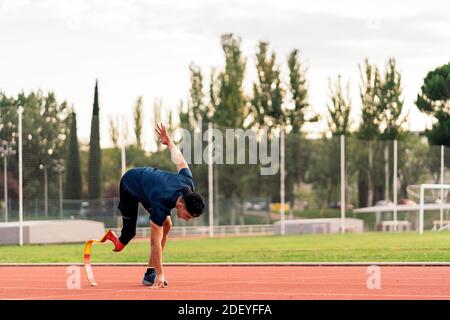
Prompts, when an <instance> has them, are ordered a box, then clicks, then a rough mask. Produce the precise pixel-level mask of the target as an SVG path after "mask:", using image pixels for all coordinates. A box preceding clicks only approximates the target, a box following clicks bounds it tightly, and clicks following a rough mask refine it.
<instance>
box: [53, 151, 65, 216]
mask: <svg viewBox="0 0 450 320" xmlns="http://www.w3.org/2000/svg"><path fill="white" fill-rule="evenodd" d="M53 162H54V163H55V168H54V170H55V171H56V172H58V175H59V218H60V219H62V218H63V210H64V209H63V179H62V176H63V172H64V169H65V168H64V159H59V160H53Z"/></svg>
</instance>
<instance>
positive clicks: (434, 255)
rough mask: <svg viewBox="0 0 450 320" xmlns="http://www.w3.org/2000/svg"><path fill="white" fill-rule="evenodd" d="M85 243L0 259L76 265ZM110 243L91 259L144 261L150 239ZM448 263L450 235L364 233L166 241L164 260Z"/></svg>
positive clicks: (8, 249) (13, 251) (8, 251)
mask: <svg viewBox="0 0 450 320" xmlns="http://www.w3.org/2000/svg"><path fill="white" fill-rule="evenodd" d="M83 248H84V244H83V243H81V244H64V245H27V246H23V247H19V246H0V262H1V263H27V262H67V263H77V262H78V263H80V262H82V259H83ZM112 248H113V246H112V244H111V243H109V244H97V245H94V246H93V249H92V261H93V262H94V263H95V262H144V263H145V262H147V260H148V256H149V242H148V241H133V242H131V243H130V244H129V245H128V247H126V248H125V250H124V251H123V252H120V253H113V252H112ZM373 261H377V262H382V261H383V262H425V261H427V262H447V261H450V233H449V232H441V233H436V232H426V233H425V234H423V235H422V236H420V235H419V234H418V233H415V232H411V233H363V234H346V235H339V234H336V235H299V236H285V237H280V236H265V237H236V238H212V239H209V238H205V239H170V240H169V242H168V244H167V247H166V250H165V252H164V262H373Z"/></svg>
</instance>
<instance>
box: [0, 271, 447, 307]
mask: <svg viewBox="0 0 450 320" xmlns="http://www.w3.org/2000/svg"><path fill="white" fill-rule="evenodd" d="M79 268H80V271H81V286H80V288H79V289H72V290H70V289H68V288H67V285H66V283H67V279H68V277H69V276H70V275H69V274H68V273H67V266H1V267H0V299H32V300H38V299H45V300H66V299H69V300H75V299H83V300H104V299H108V300H112V299H124V300H127V299H132V300H140V299H151V300H155V299H164V300H178V299H183V300H187V299H189V300H196V299H202V300H209V299H214V300H250V299H251V300H266V299H271V300H278V299H281V300H291V299H294V300H302V299H321V300H324V299H327V300H328V299H333V300H341V299H370V300H372V299H385V300H398V299H450V267H448V266H446V267H444V266H401V267H400V266H380V271H381V273H380V276H381V277H380V285H381V288H380V289H372V290H371V289H369V288H368V287H367V280H368V277H369V275H368V273H367V266H166V267H165V270H166V277H167V280H168V282H169V286H168V287H167V288H164V289H159V290H152V289H150V288H149V287H146V286H144V285H142V284H141V280H142V277H143V274H144V272H145V270H146V268H145V267H144V266H95V265H94V266H93V271H94V274H95V278H96V281H97V282H98V286H97V287H91V286H90V284H89V283H88V281H87V279H86V276H85V274H84V269H83V268H82V267H79Z"/></svg>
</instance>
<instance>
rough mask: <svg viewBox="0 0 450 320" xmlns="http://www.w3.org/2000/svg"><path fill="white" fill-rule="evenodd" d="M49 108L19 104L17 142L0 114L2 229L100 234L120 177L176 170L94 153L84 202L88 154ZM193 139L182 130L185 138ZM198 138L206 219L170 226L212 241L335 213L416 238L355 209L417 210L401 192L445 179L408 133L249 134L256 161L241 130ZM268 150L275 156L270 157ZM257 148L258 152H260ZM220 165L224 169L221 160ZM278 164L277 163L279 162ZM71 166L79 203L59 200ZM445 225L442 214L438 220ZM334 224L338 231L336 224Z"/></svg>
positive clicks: (13, 126)
mask: <svg viewBox="0 0 450 320" xmlns="http://www.w3.org/2000/svg"><path fill="white" fill-rule="evenodd" d="M55 108H57V107H56V106H55ZM48 109H49V106H43V107H41V109H39V108H38V109H37V110H35V108H31V107H27V106H26V105H25V106H24V108H23V110H24V111H23V116H22V123H21V125H22V132H21V134H20V133H19V127H20V122H19V118H20V117H19V113H18V110H19V109H18V108H17V107H8V106H0V118H1V119H0V140H1V141H0V143H1V145H2V149H1V158H2V160H3V161H2V164H3V165H2V168H3V170H2V173H3V177H2V179H0V181H1V184H0V189H1V190H2V197H1V199H2V200H1V208H0V220H1V221H5V222H7V221H18V220H19V219H20V217H21V216H22V219H24V220H41V219H43V220H45V219H92V220H97V221H102V222H104V223H105V226H106V227H108V228H120V224H121V219H120V213H119V212H118V209H117V204H118V187H119V181H120V177H121V173H122V172H123V169H124V168H125V169H129V168H132V167H138V166H154V167H158V168H161V169H163V170H169V171H174V170H175V165H174V164H173V163H172V162H171V161H170V155H169V152H168V150H164V149H160V150H158V151H157V152H152V153H150V152H148V151H145V150H141V149H138V148H137V147H135V146H133V145H124V146H122V148H120V145H119V146H118V147H115V148H108V149H102V158H101V159H102V160H101V161H102V162H101V166H100V167H98V168H96V170H98V172H100V173H101V174H99V175H97V177H99V178H98V179H99V181H97V183H98V184H99V185H100V188H101V194H102V195H101V197H100V198H94V199H92V197H91V195H92V192H91V190H90V187H89V186H88V184H89V181H90V180H92V179H94V178H93V176H90V173H89V170H88V163H89V157H90V156H89V152H88V150H89V149H88V148H86V146H79V148H78V149H79V156H80V157H79V159H75V158H73V157H71V156H69V155H70V152H69V151H70V150H69V149H70V143H69V142H70V141H69V135H70V132H69V130H68V128H69V127H70V125H69V122H68V116H66V118H61V117H57V116H54V114H55V113H53V116H51V115H46V112H47V110H48ZM61 112H62V111H61ZM61 112H59V113H58V114H61ZM208 128H209V129H211V128H213V129H215V130H216V131H215V132H216V133H217V132H219V133H220V134H221V136H222V138H223V139H224V144H223V146H222V147H223V149H221V150H214V152H212V151H211V153H209V152H210V151H209V149H208V148H207V146H208V144H210V143H211V142H212V139H213V138H214V139H217V136H215V135H214V136H213V135H212V134H209V133H207V129H208ZM196 134H198V133H196V132H195V131H194V130H192V131H191V135H192V137H194V136H195V135H196ZM200 134H201V141H200V150H201V153H202V154H201V155H200V157H199V158H198V159H200V161H195V158H196V154H198V153H197V150H196V149H195V143H192V145H191V146H190V147H191V149H192V150H191V153H190V154H191V156H192V158H191V159H189V160H190V161H189V162H190V169H191V171H192V173H193V176H194V179H195V184H196V189H197V191H198V192H199V193H200V194H202V195H203V196H204V198H205V203H206V209H205V214H203V215H202V216H201V217H200V218H198V219H193V220H191V221H190V222H188V223H185V222H184V221H180V220H178V219H176V218H175V217H174V218H175V219H174V227H175V228H177V227H186V228H191V227H192V228H194V227H195V228H197V229H192V230H202V231H199V233H202V232H204V230H206V229H205V227H209V229H208V230H209V231H208V232H209V234H214V233H219V234H220V233H221V232H222V231H221V230H225V229H220V228H221V227H222V226H231V227H230V228H231V230H234V229H233V228H234V227H233V226H246V225H249V226H254V225H262V226H263V225H271V224H272V223H273V222H275V221H278V220H280V219H295V218H336V217H343V216H344V215H345V216H346V217H351V218H358V219H362V220H363V221H364V226H365V230H367V231H375V230H383V228H384V227H383V225H389V221H393V220H398V221H409V222H410V225H409V227H408V228H410V229H411V230H415V229H417V227H418V225H417V214H418V212H416V211H414V212H403V211H398V212H396V211H395V210H392V211H390V212H383V213H380V212H378V213H377V212H376V210H372V211H370V212H369V211H367V212H362V211H361V210H360V211H358V210H357V209H358V208H367V207H372V206H383V205H388V204H390V203H394V205H395V204H403V203H407V202H409V203H410V202H411V201H415V202H417V199H413V198H414V197H413V196H412V194H411V192H409V191H408V190H409V189H408V188H410V186H414V185H419V184H423V183H446V181H448V178H446V168H447V167H448V166H449V165H450V157H449V155H450V154H449V149H448V148H446V147H445V148H444V147H441V146H430V145H429V144H428V142H427V140H426V138H425V137H423V136H420V135H419V134H417V133H409V134H405V135H404V137H402V138H401V139H400V140H398V141H391V140H387V141H382V140H371V141H368V140H361V139H358V138H356V137H354V136H350V137H345V139H343V138H341V137H330V138H321V139H306V138H305V136H304V135H296V134H293V133H291V132H289V130H287V131H286V134H285V139H284V144H281V147H280V144H279V142H280V136H281V133H280V131H279V130H273V131H269V132H268V135H267V137H264V136H261V135H259V133H258V132H256V135H255V137H256V138H255V139H256V143H257V150H258V154H257V157H256V161H255V158H253V156H255V155H254V154H251V151H250V149H251V148H250V138H249V136H250V134H249V132H244V133H242V132H241V133H239V132H238V133H236V132H234V135H232V136H231V137H232V138H231V140H226V138H227V137H229V136H228V135H227V134H228V133H227V129H226V128H221V127H218V126H216V125H208V124H207V125H203V126H202V127H201V128H200ZM239 134H244V142H245V143H244V145H240V146H239V145H238V139H239V138H242V137H239ZM246 134H247V135H246ZM19 137H21V138H22V143H21V144H20V143H19V140H20V139H19ZM263 137H264V138H266V139H267V144H265V145H264V144H261V141H262V139H263ZM177 143H180V141H179V139H177ZM230 144H233V145H234V146H235V148H234V150H233V151H232V153H229V152H228V151H229V150H228V149H227V148H228V146H229V145H230ZM277 144H278V146H279V149H278V150H276V148H275V149H273V150H272V149H271V147H272V146H273V145H275V146H276V145H277ZM283 145H284V150H285V152H284V153H283V152H282V153H281V154H278V155H277V156H276V157H272V158H271V157H270V156H271V154H272V153H273V152H275V151H280V150H283ZM20 146H21V147H22V152H20V150H19V149H20ZM261 150H262V151H264V152H265V153H263V154H261V152H262V151H261ZM239 152H243V154H244V162H243V163H241V162H242V161H241V162H240V161H239V160H238V153H239ZM20 157H22V160H21V161H20ZM227 157H229V159H232V163H228V162H227V160H229V159H228V158H227ZM198 159H197V160H198ZM211 159H213V160H214V161H213V162H212V163H210V162H209V160H211ZM280 159H281V160H283V159H284V161H282V162H281V163H280ZM275 160H276V161H275ZM271 161H272V162H271ZM75 162H77V163H79V166H80V168H81V169H80V175H81V197H80V198H77V199H73V198H72V197H69V196H68V195H67V190H68V189H69V188H70V187H72V186H73V185H74V184H75V178H74V177H73V176H71V175H69V173H68V168H69V167H71V166H72V165H73V164H74V163H75ZM272 165H273V168H274V172H273V174H269V175H267V174H266V175H265V174H262V170H261V168H268V167H270V166H272ZM94 171H95V170H94ZM282 171H284V181H283V179H282V176H281V175H282ZM91 175H92V174H91ZM431 197H432V196H431V195H430V198H431ZM432 198H433V199H430V200H429V201H430V202H433V201H434V202H437V201H440V202H441V203H444V202H445V203H446V202H447V197H445V198H443V197H442V196H439V195H436V194H435V195H434V196H433V197H432ZM439 214H440V213H439V210H437V211H433V210H431V211H429V212H428V213H426V219H425V228H426V229H433V228H435V221H436V220H439V219H441V220H442V218H441V216H439ZM448 218H449V217H448V213H447V211H445V212H444V219H445V220H449V219H448ZM342 221H343V225H342V226H343V228H342V231H345V220H342ZM386 221H387V222H386ZM138 226H139V227H146V226H148V214H147V213H146V212H145V210H144V209H143V208H142V207H140V209H139V220H138ZM223 228H226V227H223ZM241 228H242V227H241ZM175 230H178V229H175ZM181 230H191V229H181ZM224 232H225V231H224ZM225 233H226V232H225Z"/></svg>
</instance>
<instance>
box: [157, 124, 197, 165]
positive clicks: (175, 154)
mask: <svg viewBox="0 0 450 320" xmlns="http://www.w3.org/2000/svg"><path fill="white" fill-rule="evenodd" d="M155 131H156V134H157V135H158V137H159V140H160V141H161V143H162V144H165V145H166V146H167V147H168V148H169V150H170V155H171V158H172V161H173V162H174V163H175V165H176V166H177V172H180V170H181V169H183V168H189V166H188V164H187V163H186V160H184V157H183V155H182V154H181V151H180V149H178V147H177V146H176V145H175V144H174V143H173V142H172V139H171V138H170V137H169V134H168V133H167V131H166V127H165V126H164V125H163V124H158V125H156V129H155Z"/></svg>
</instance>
